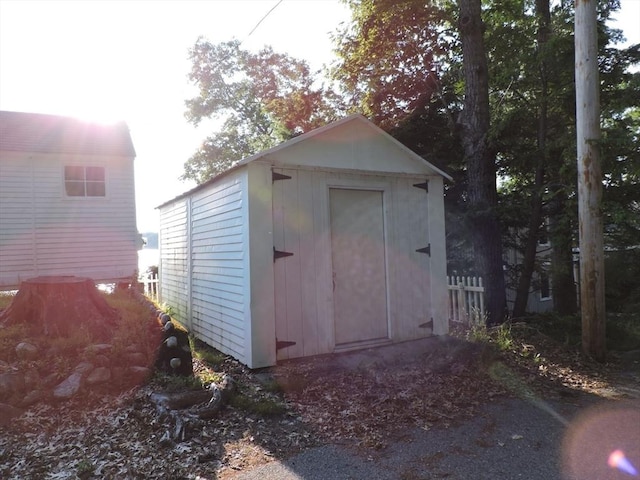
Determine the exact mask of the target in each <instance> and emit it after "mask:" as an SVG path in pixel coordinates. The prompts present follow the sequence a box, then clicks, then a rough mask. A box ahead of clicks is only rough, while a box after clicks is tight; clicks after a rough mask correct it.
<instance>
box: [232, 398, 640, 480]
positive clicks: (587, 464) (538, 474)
mask: <svg viewBox="0 0 640 480" xmlns="http://www.w3.org/2000/svg"><path fill="white" fill-rule="evenodd" d="M615 450H622V451H623V452H625V454H626V458H627V459H629V460H630V461H631V462H632V463H633V464H634V465H635V468H636V469H640V405H638V403H637V402H636V403H631V402H629V403H626V402H623V401H620V400H617V401H611V400H609V401H607V400H603V399H597V398H594V397H590V396H588V395H579V396H576V397H575V398H571V399H569V400H567V401H563V402H553V403H545V402H541V401H538V402H537V404H534V403H532V402H529V401H525V400H520V399H506V400H500V401H498V402H497V403H495V404H492V405H487V406H485V407H483V408H482V409H481V410H480V413H479V415H477V416H476V417H475V418H474V419H473V420H471V421H467V422H465V423H462V424H460V425H457V426H453V427H450V428H446V429H445V428H433V429H430V430H426V431H425V430H420V431H417V430H416V431H407V432H406V435H405V436H404V437H403V438H399V439H397V440H394V441H392V442H390V443H389V446H388V447H387V448H384V449H382V450H362V449H357V450H356V449H352V448H349V447H346V446H338V445H328V446H323V447H319V448H314V449H311V450H308V451H306V452H303V453H302V454H299V455H296V456H294V457H292V458H289V459H288V460H286V461H275V462H272V463H270V464H267V465H264V466H261V467H259V468H256V469H254V470H252V471H249V472H243V473H240V474H238V475H236V476H235V477H233V478H236V479H239V480H250V479H256V480H257V479H260V480H270V479H273V480H276V479H277V480H347V479H353V480H356V479H371V480H374V479H379V480H386V479H400V480H422V479H448V480H462V479H465V480H466V479H474V480H482V479H487V480H489V479H491V480H501V479H520V480H555V479H563V480H566V479H571V480H574V479H575V480H592V479H593V480H596V479H597V480H607V479H612V480H615V479H623V478H631V476H630V475H629V474H625V473H623V472H621V471H619V470H616V469H613V468H611V467H609V466H608V465H607V460H608V458H609V455H610V454H611V452H613V451H615Z"/></svg>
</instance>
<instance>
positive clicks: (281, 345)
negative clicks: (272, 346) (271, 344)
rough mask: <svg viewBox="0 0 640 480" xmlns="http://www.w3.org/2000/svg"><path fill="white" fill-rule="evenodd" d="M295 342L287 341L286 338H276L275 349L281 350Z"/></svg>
mask: <svg viewBox="0 0 640 480" xmlns="http://www.w3.org/2000/svg"><path fill="white" fill-rule="evenodd" d="M295 344H296V342H287V341H286V340H278V339H277V338H276V351H278V350H282V349H283V348H287V347H292V346H293V345H295Z"/></svg>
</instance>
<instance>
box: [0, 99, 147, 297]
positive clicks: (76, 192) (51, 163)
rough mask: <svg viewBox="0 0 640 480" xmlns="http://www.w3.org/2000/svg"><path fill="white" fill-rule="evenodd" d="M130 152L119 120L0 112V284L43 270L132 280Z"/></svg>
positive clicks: (134, 243) (135, 240)
mask: <svg viewBox="0 0 640 480" xmlns="http://www.w3.org/2000/svg"><path fill="white" fill-rule="evenodd" d="M134 157H135V151H134V148H133V143H132V141H131V136H130V134H129V129H128V128H127V126H126V125H125V124H124V123H119V124H114V125H101V124H91V123H86V122H82V121H80V120H77V119H74V118H68V117H60V116H55V115H42V114H35V113H22V112H6V111H2V112H0V289H10V288H17V287H18V286H19V284H20V282H21V281H22V280H24V279H27V278H31V277H36V276H43V275H77V276H83V277H89V278H92V279H94V280H95V281H96V282H116V281H119V280H124V279H130V278H131V277H132V275H134V273H135V271H136V269H137V250H138V248H139V247H140V236H139V235H138V232H137V228H136V208H135V190H134V174H133V160H134Z"/></svg>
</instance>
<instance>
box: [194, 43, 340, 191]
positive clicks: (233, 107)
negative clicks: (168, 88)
mask: <svg viewBox="0 0 640 480" xmlns="http://www.w3.org/2000/svg"><path fill="white" fill-rule="evenodd" d="M189 55H190V60H191V63H192V67H191V72H190V74H189V78H190V80H191V81H192V82H193V83H194V84H195V86H196V87H197V88H198V94H197V95H196V96H195V97H194V98H192V99H189V100H187V101H186V105H187V112H186V117H187V119H188V120H189V121H190V122H191V123H193V124H194V125H198V124H199V123H200V122H201V121H202V120H203V119H205V118H214V119H219V120H222V122H223V123H222V128H221V130H220V131H218V132H216V133H214V134H213V135H211V136H210V137H208V138H207V139H206V140H205V141H204V142H203V144H202V146H201V148H200V149H199V150H198V151H197V152H196V153H195V154H194V155H193V156H192V157H191V158H190V159H189V160H188V161H187V162H186V163H185V172H184V174H183V175H182V178H184V179H193V180H196V181H197V182H198V183H202V182H204V181H206V180H207V179H209V178H210V177H212V176H213V175H215V174H217V173H220V172H222V171H224V170H226V169H228V168H229V167H231V166H232V165H233V164H234V163H235V162H238V161H239V160H242V159H243V158H244V157H247V156H250V155H252V154H254V153H257V152H258V151H260V150H263V149H265V148H268V147H271V146H273V145H276V144H278V143H280V142H282V141H285V140H287V139H289V138H291V137H293V136H296V135H299V134H301V133H304V132H307V131H309V130H312V129H314V128H316V127H319V126H321V125H324V124H325V123H327V122H328V121H330V120H333V119H335V117H336V115H337V112H338V111H339V110H340V102H339V100H338V97H337V96H336V95H334V94H333V93H332V92H331V91H329V90H327V89H325V88H324V86H322V85H320V86H317V85H316V84H317V78H316V75H314V74H313V73H312V72H311V71H310V69H309V66H308V64H307V63H306V62H305V61H302V60H298V59H295V58H293V57H291V56H289V55H286V54H280V53H276V52H274V51H273V49H272V48H271V47H265V48H263V49H262V50H260V51H259V52H257V53H253V52H250V51H247V50H243V49H242V48H241V47H240V42H239V41H237V40H233V41H229V42H223V43H219V44H212V43H210V42H208V41H206V40H205V39H203V38H200V39H198V41H197V42H196V44H195V45H194V46H193V48H192V49H191V50H190V54H189Z"/></svg>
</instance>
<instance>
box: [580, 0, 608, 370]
mask: <svg viewBox="0 0 640 480" xmlns="http://www.w3.org/2000/svg"><path fill="white" fill-rule="evenodd" d="M575 47H576V64H575V69H576V133H577V146H578V148H577V153H578V221H579V225H580V311H581V314H582V350H583V351H584V353H586V354H587V355H589V356H591V357H593V358H594V359H596V360H598V361H604V358H605V353H606V345H605V340H606V336H605V325H606V317H605V305H604V251H603V239H602V236H603V233H602V169H601V166H600V85H599V75H598V45H597V16H596V0H575Z"/></svg>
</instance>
